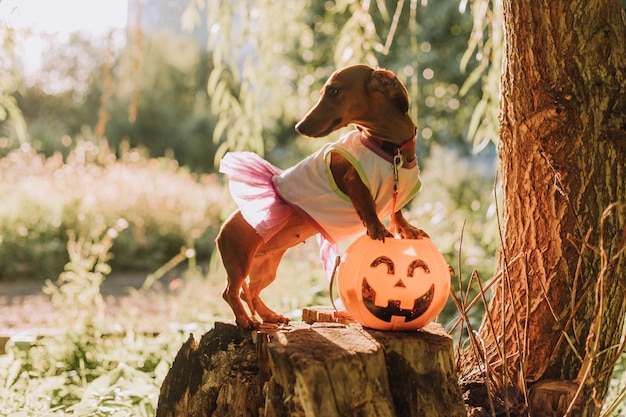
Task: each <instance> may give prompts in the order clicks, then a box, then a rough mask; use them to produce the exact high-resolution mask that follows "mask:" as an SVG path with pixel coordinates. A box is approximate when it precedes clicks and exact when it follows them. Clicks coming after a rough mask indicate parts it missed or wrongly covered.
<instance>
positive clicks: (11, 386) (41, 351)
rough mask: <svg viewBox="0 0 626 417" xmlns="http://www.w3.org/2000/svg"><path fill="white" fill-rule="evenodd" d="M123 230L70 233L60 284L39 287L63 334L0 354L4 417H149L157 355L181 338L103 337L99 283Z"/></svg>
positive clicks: (165, 362) (167, 360) (166, 361)
mask: <svg viewBox="0 0 626 417" xmlns="http://www.w3.org/2000/svg"><path fill="white" fill-rule="evenodd" d="M121 229H122V228H121V227H119V225H116V226H114V227H111V228H107V227H106V226H104V225H102V226H100V227H99V228H97V229H95V230H87V229H86V230H82V231H81V232H80V234H79V235H74V234H72V236H71V238H70V240H69V241H68V245H67V248H68V252H69V256H70V262H69V263H68V264H67V265H66V266H65V271H64V272H63V273H61V274H60V276H59V281H58V284H53V283H52V282H48V283H47V284H46V287H45V291H46V292H47V293H49V294H50V295H51V297H52V303H53V305H54V306H55V307H56V312H57V317H56V318H57V320H58V323H59V327H58V328H59V329H64V331H63V332H61V333H60V334H58V335H57V336H51V337H46V338H42V339H38V340H35V341H33V342H21V343H14V344H13V345H12V346H10V347H9V351H8V353H7V354H6V355H4V356H2V357H0V385H1V386H2V387H3V390H2V391H0V413H1V414H2V415H6V416H21V415H68V414H69V415H74V416H94V415H96V416H109V415H115V416H152V415H154V411H155V408H156V400H157V393H158V386H159V385H158V384H159V383H160V381H162V379H163V378H164V376H165V373H166V372H167V369H168V368H169V366H170V364H171V360H172V358H171V357H170V356H168V355H165V356H164V355H163V353H162V352H163V351H173V349H175V346H176V345H177V344H179V343H181V342H182V338H181V337H182V335H181V334H168V335H166V334H163V335H162V336H160V337H147V336H136V335H135V334H134V333H132V331H131V332H130V333H126V334H124V333H113V334H104V330H105V326H104V324H105V322H104V320H103V313H104V311H103V307H104V304H103V300H102V296H101V294H100V284H101V283H102V281H103V279H104V277H105V276H106V275H107V274H108V273H109V272H110V266H109V265H108V263H107V261H108V260H109V259H110V257H111V255H110V253H109V250H110V248H111V247H112V245H113V240H114V239H115V237H117V235H118V233H119V232H120V231H121ZM128 330H131V329H128ZM171 343H174V344H171Z"/></svg>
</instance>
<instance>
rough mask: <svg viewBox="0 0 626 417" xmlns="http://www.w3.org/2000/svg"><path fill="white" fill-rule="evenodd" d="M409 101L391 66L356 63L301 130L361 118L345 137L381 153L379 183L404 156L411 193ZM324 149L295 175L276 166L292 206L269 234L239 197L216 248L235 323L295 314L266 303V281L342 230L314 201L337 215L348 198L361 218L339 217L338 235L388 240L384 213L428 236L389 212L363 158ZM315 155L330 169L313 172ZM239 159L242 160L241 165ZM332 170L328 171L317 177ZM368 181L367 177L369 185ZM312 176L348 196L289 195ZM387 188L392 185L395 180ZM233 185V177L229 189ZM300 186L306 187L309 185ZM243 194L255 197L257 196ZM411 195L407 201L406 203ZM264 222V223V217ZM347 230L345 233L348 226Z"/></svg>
mask: <svg viewBox="0 0 626 417" xmlns="http://www.w3.org/2000/svg"><path fill="white" fill-rule="evenodd" d="M408 108H409V102H408V96H407V92H406V89H405V88H404V86H403V85H402V83H400V81H399V80H398V79H397V78H396V76H395V75H394V74H393V73H392V72H390V71H387V70H383V69H378V70H374V69H372V68H370V67H368V66H365V65H353V66H349V67H346V68H344V69H341V70H338V71H336V72H335V73H333V75H332V76H331V77H330V78H329V80H328V81H327V82H326V84H325V85H324V87H323V88H322V91H321V96H320V98H319V101H318V102H317V104H316V105H315V106H314V107H313V108H312V109H311V110H310V111H309V113H308V114H307V115H306V116H304V118H303V119H302V120H301V121H300V122H299V123H298V124H297V125H296V130H297V131H298V133H300V134H302V135H304V136H309V137H322V136H326V135H328V134H330V133H331V132H333V131H335V130H337V129H340V128H342V127H345V126H347V125H349V124H353V125H355V126H356V127H357V129H358V131H355V132H351V133H350V134H348V135H346V136H351V137H352V138H353V139H354V141H353V142H352V143H355V144H356V145H352V146H353V147H357V153H359V155H361V154H363V152H365V153H364V155H366V156H367V159H368V160H374V159H376V160H380V162H377V163H380V164H381V166H382V168H380V169H378V168H377V169H376V170H377V171H381V172H382V174H380V175H379V176H382V177H383V178H381V182H383V181H384V182H386V184H389V181H391V182H392V183H393V180H394V178H393V177H394V171H393V163H389V161H392V160H393V158H394V156H396V158H397V159H396V162H397V161H398V160H400V165H402V163H404V165H402V167H405V166H406V167H409V168H411V169H410V170H409V169H406V170H404V169H401V171H407V172H409V171H411V170H412V171H414V172H413V174H411V175H413V176H412V177H407V178H411V179H409V180H408V181H409V182H408V183H405V184H406V185H407V186H405V187H404V188H408V186H410V187H411V188H412V189H413V191H414V192H412V194H411V195H410V196H409V197H412V195H414V194H415V193H416V192H417V190H418V189H419V179H418V178H417V175H418V173H419V171H418V169H417V166H416V161H415V125H414V124H413V122H412V121H411V119H410V117H409V116H408V114H407V113H408ZM339 142H340V141H338V142H336V144H338V143H339ZM331 145H332V144H331ZM363 145H365V146H366V147H371V148H372V149H373V152H372V151H369V150H365V149H364V148H362V149H358V147H361V146H363ZM324 149H325V148H323V149H322V150H321V151H320V152H318V153H316V154H314V155H312V156H310V157H309V158H307V159H305V160H304V161H303V162H301V163H300V164H298V165H296V167H292V168H290V170H286V171H284V172H285V173H287V172H288V171H289V172H292V171H294V170H295V171H296V172H295V173H292V175H291V176H289V175H283V174H282V171H280V170H278V169H276V168H274V167H272V169H275V170H276V171H275V172H274V173H270V174H269V175H270V177H271V181H272V182H271V184H270V187H269V188H270V189H271V188H272V187H273V189H274V191H275V192H276V194H277V195H278V197H277V198H278V200H280V202H279V204H282V207H281V210H283V209H285V210H286V211H285V212H284V214H282V215H281V219H280V221H279V222H278V223H277V224H278V226H276V227H275V228H274V230H273V231H272V233H270V234H264V232H261V231H260V230H261V229H262V227H259V226H255V227H253V226H252V225H251V224H250V223H251V221H249V219H250V218H251V217H256V216H255V214H254V213H253V214H252V215H249V216H247V217H248V219H246V215H245V212H244V210H243V208H242V204H240V210H237V211H235V212H234V213H233V214H232V215H231V216H230V217H229V218H228V219H227V220H226V222H225V223H224V225H223V226H222V229H221V231H220V233H219V235H218V236H217V239H216V243H217V248H218V250H219V253H220V256H221V258H222V263H223V264H224V268H225V270H226V273H227V285H226V289H225V290H224V293H223V297H224V299H225V300H226V302H227V303H228V304H229V305H230V306H231V308H232V310H233V312H234V314H235V318H236V322H237V324H238V325H239V326H241V327H244V328H257V327H258V325H259V322H258V320H257V318H256V317H255V316H256V315H257V314H258V316H259V317H260V318H261V319H262V320H263V321H264V322H270V323H287V322H288V321H289V320H288V319H287V318H286V317H284V316H283V315H280V314H278V313H276V312H274V311H272V310H271V309H270V308H269V307H267V306H266V305H265V304H264V303H263V301H262V300H261V298H260V295H259V294H260V292H261V290H262V289H263V288H265V287H267V286H268V285H269V284H270V283H271V282H272V281H274V279H275V277H276V269H277V268H278V264H279V263H280V260H281V259H282V257H283V255H284V254H285V252H286V251H287V249H289V248H291V247H292V246H295V245H296V244H298V243H301V242H304V241H305V240H306V239H308V238H309V237H311V236H312V235H314V234H316V233H319V232H321V233H322V235H323V236H324V237H326V239H328V240H329V241H330V242H333V241H334V240H335V236H336V234H334V232H330V231H328V230H325V226H320V224H321V222H322V220H321V219H316V218H315V214H311V212H313V211H314V210H313V208H316V209H318V211H319V212H322V214H321V216H322V217H324V216H327V217H328V218H330V219H331V220H332V216H333V215H334V214H333V210H332V209H331V208H332V207H334V205H335V204H337V205H340V204H344V205H345V204H348V205H349V211H350V212H351V213H344V215H346V216H349V215H351V216H353V217H354V219H356V221H357V224H356V225H352V226H350V225H349V224H348V222H346V223H345V224H344V223H343V222H344V220H343V218H342V219H341V220H339V226H338V227H337V228H336V230H337V231H338V232H337V233H338V235H339V237H340V238H344V237H346V236H347V237H353V236H357V235H358V234H363V232H366V233H367V234H368V235H369V236H370V237H371V238H372V239H378V240H384V239H385V238H387V237H393V235H392V234H391V233H390V232H389V231H388V230H387V228H386V227H385V226H384V225H383V223H382V222H381V220H380V218H379V215H380V216H381V217H386V215H389V214H391V215H392V220H393V222H394V223H395V225H396V230H397V233H398V234H400V236H401V237H403V238H422V237H425V236H427V235H426V233H424V232H423V231H422V230H420V229H418V228H415V227H413V226H411V225H410V224H409V223H408V222H407V221H406V220H405V219H404V217H403V216H402V212H401V210H400V208H401V205H399V206H398V207H395V208H394V209H395V212H393V213H391V211H392V210H390V209H389V207H390V206H389V205H388V204H386V203H387V201H385V200H376V198H381V196H383V197H382V198H384V199H386V200H389V198H387V197H388V196H389V192H388V191H387V194H384V192H383V191H380V190H379V189H376V190H374V189H371V188H372V187H374V186H375V185H374V182H377V180H376V179H374V180H371V181H370V180H369V179H367V178H366V175H365V174H364V173H363V168H362V167H361V166H360V162H361V160H360V159H358V160H357V159H353V158H358V157H351V156H350V154H349V153H347V152H345V151H343V150H341V149H339V150H336V149H335V148H333V147H332V146H331V147H330V148H328V149H326V150H325V151H324V152H322V151H323V150H324ZM236 154H237V153H236ZM376 155H378V156H376ZM248 156H250V155H248ZM227 157H228V155H227ZM316 157H317V159H318V160H320V161H322V160H323V161H324V162H320V163H323V164H326V165H325V168H326V170H324V169H323V168H324V166H322V165H320V166H322V169H319V170H318V171H315V172H316V173H320V172H321V174H320V175H315V174H313V175H312V174H311V172H313V171H312V168H309V162H310V161H309V159H312V160H315V159H316ZM372 158H373V159H372ZM225 161H227V158H226V157H225V159H224V160H223V161H222V165H228V164H227V163H226V162H225ZM311 163H312V161H311ZM368 163H371V162H368ZM240 166H243V165H242V164H240ZM242 169H246V167H243V168H242ZM239 171H240V168H239V167H237V166H235V167H231V168H230V171H228V169H224V170H223V171H222V172H227V173H228V172H230V173H231V174H232V175H237V174H236V173H237V172H239ZM396 172H397V171H396ZM302 173H304V174H302ZM229 175H230V174H229ZM326 175H327V176H328V178H319V177H323V176H326ZM400 175H401V178H404V175H405V173H404V172H401V174H400ZM406 175H408V174H406ZM331 176H332V178H331ZM364 181H365V182H367V183H368V184H367V185H366V183H365V182H364ZM307 182H315V183H320V184H322V185H321V186H322V187H324V184H326V183H330V188H331V189H332V190H333V192H330V193H329V194H337V195H340V196H343V197H344V198H343V200H345V201H341V198H340V199H338V201H337V202H336V203H335V202H334V201H333V202H329V203H327V202H326V200H325V199H324V198H325V197H323V196H322V195H320V196H319V197H318V196H317V195H310V194H311V193H310V192H309V193H308V195H307V196H306V198H301V199H300V200H299V201H295V202H294V201H291V200H290V196H289V193H290V192H291V191H289V190H290V189H292V190H296V191H297V190H298V188H304V189H306V187H307V185H305V183H307ZM411 182H412V183H413V184H411ZM254 184H255V183H251V185H250V186H251V187H254ZM301 184H302V186H301ZM397 184H398V183H397V182H396V185H397ZM416 184H417V186H416ZM235 185H236V184H235ZM327 185H328V184H327ZM385 187H387V188H386V189H388V188H389V185H386V186H385ZM395 188H396V189H397V188H398V187H395ZM233 189H234V188H233V178H232V177H231V191H233ZM302 193H304V194H307V192H306V191H302ZM331 197H332V196H331ZM335 197H336V196H335ZM235 199H236V200H237V198H235ZM245 200H246V201H254V199H253V198H251V197H248V198H247V199H245ZM242 201H243V200H242ZM394 201H395V198H394ZM346 202H347V203H346ZM406 202H407V201H404V202H403V204H406ZM238 203H239V201H238ZM318 203H319V204H318ZM350 203H351V204H350ZM316 205H317V206H319V205H323V207H322V208H321V210H320V207H315V206H316ZM394 205H395V204H394ZM382 206H384V207H387V209H386V210H388V211H389V212H388V213H386V214H385V213H384V212H382V213H381V207H382ZM391 207H393V205H392V206H391ZM383 211H384V210H383ZM344 212H345V207H344ZM355 213H356V215H358V217H357V216H356V215H355ZM274 217H276V216H274ZM260 223H262V224H265V223H264V220H263V219H262V220H260ZM344 226H345V228H344ZM329 227H330V226H329ZM350 227H352V229H350ZM355 227H356V229H355ZM344 229H345V231H346V233H345V234H343V233H342V232H343V230H344ZM349 230H351V231H349ZM344 235H345V236H344ZM246 279H249V283H246ZM242 298H243V299H244V300H245V301H246V303H247V304H248V306H249V309H250V312H251V315H248V313H247V312H246V310H245V308H244V306H243V304H242V301H241V300H242Z"/></svg>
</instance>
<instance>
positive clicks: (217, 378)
mask: <svg viewBox="0 0 626 417" xmlns="http://www.w3.org/2000/svg"><path fill="white" fill-rule="evenodd" d="M170 416H196V417H208V416H211V417H221V416H223V417H237V416H241V417H254V416H264V417H287V416H302V417H307V416H310V417H317V416H320V417H321V416H323V417H333V416H335V417H340V416H342V417H344V416H355V417H356V416H363V417H365V416H367V417H396V416H397V417H400V416H402V417H411V416H415V417H417V416H420V417H464V416H465V409H464V407H463V400H462V398H461V392H460V390H459V387H458V385H457V375H456V369H455V363H454V350H453V346H452V339H451V338H450V337H449V336H448V334H447V333H446V332H445V331H444V330H443V328H442V327H441V326H440V325H437V324H431V325H429V326H427V327H426V328H424V330H423V331H418V332H410V333H402V332H381V331H373V330H368V329H364V328H362V327H361V326H360V325H354V324H351V325H343V324H339V323H315V324H313V325H307V324H305V323H293V324H291V325H290V326H288V327H282V328H279V327H277V326H267V327H264V328H262V329H261V330H260V331H258V332H249V331H242V330H240V329H238V328H236V327H235V326H233V325H230V324H224V323H216V326H215V329H213V330H211V331H209V332H208V333H207V334H205V335H204V336H203V337H202V340H201V341H200V343H199V344H196V342H195V341H194V340H193V337H190V339H189V340H188V341H187V343H185V344H184V345H183V347H182V348H181V349H180V351H179V353H178V355H177V357H176V359H175V361H174V363H173V365H172V367H171V369H170V371H169V373H168V375H167V376H166V378H165V381H163V385H162V386H161V393H160V396H159V405H158V409H157V417H170Z"/></svg>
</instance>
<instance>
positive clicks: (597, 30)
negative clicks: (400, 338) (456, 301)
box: [461, 0, 626, 417]
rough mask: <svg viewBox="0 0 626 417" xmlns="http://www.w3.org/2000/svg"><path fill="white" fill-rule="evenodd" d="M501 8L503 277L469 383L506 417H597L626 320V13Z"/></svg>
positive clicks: (522, 5)
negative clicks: (507, 414)
mask: <svg viewBox="0 0 626 417" xmlns="http://www.w3.org/2000/svg"><path fill="white" fill-rule="evenodd" d="M503 7H504V8H503V12H504V33H505V60H504V62H503V73H502V78H501V91H502V93H501V94H502V95H501V101H500V117H501V120H500V143H499V155H500V162H501V170H502V186H503V194H504V208H503V213H502V219H503V229H502V250H501V253H500V266H499V269H500V271H499V272H500V274H499V275H498V276H499V277H501V278H500V279H498V281H497V282H496V283H495V284H494V286H493V292H492V297H493V298H492V301H491V303H490V305H489V307H488V311H487V313H486V314H485V317H484V319H483V323H482V325H481V328H480V331H479V337H478V340H480V341H481V346H474V347H473V348H471V349H468V350H466V351H465V352H464V354H465V355H466V356H465V358H464V373H463V376H462V378H461V379H462V381H464V382H465V389H466V390H468V391H471V390H472V389H476V388H480V389H482V390H483V391H487V389H488V392H489V394H491V395H492V402H493V403H494V404H495V405H494V408H496V409H497V410H496V412H498V411H500V412H502V411H503V410H505V409H508V410H509V412H511V413H512V415H526V414H527V413H528V412H530V414H531V415H532V416H533V417H535V416H553V415H554V416H557V415H558V416H562V415H564V414H566V413H567V412H568V411H569V414H568V415H576V416H597V415H599V413H600V407H601V405H602V403H603V401H604V398H605V395H606V392H607V388H608V382H609V380H610V376H611V371H612V369H613V365H614V362H613V361H614V360H615V359H616V358H617V357H618V356H619V355H620V354H621V351H622V350H623V346H620V342H621V338H622V333H623V329H624V314H625V313H626V303H625V297H624V293H625V281H626V256H625V255H624V245H625V240H626V219H625V217H626V212H625V204H626V203H625V199H626V32H625V28H626V17H625V15H624V11H623V10H622V7H621V5H620V2H619V0H574V1H570V0H567V1H565V0H550V1H547V0H543V1H539V2H537V1H536V0H505V1H504V2H503ZM485 367H486V370H485ZM476 375H480V376H481V378H482V381H483V382H482V383H479V384H476V378H475V376H476ZM469 397H472V396H471V395H469ZM484 400H485V399H484V398H483V400H482V404H474V406H475V407H476V410H479V409H481V408H482V409H483V410H485V413H487V412H488V409H489V408H490V406H489V405H488V402H487V401H484ZM572 413H573V414H572ZM477 414H479V412H478V411H477Z"/></svg>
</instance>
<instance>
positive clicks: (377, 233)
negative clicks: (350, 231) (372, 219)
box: [367, 223, 393, 242]
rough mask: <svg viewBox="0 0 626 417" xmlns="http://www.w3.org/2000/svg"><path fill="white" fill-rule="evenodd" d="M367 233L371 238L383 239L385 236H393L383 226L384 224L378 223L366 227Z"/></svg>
mask: <svg viewBox="0 0 626 417" xmlns="http://www.w3.org/2000/svg"><path fill="white" fill-rule="evenodd" d="M367 235H368V236H369V237H370V238H372V239H373V240H380V241H383V242H384V241H385V238H388V237H390V238H393V235H392V234H391V232H390V231H389V230H387V229H386V228H385V226H384V225H383V224H382V223H380V224H377V225H374V226H368V227H367Z"/></svg>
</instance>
